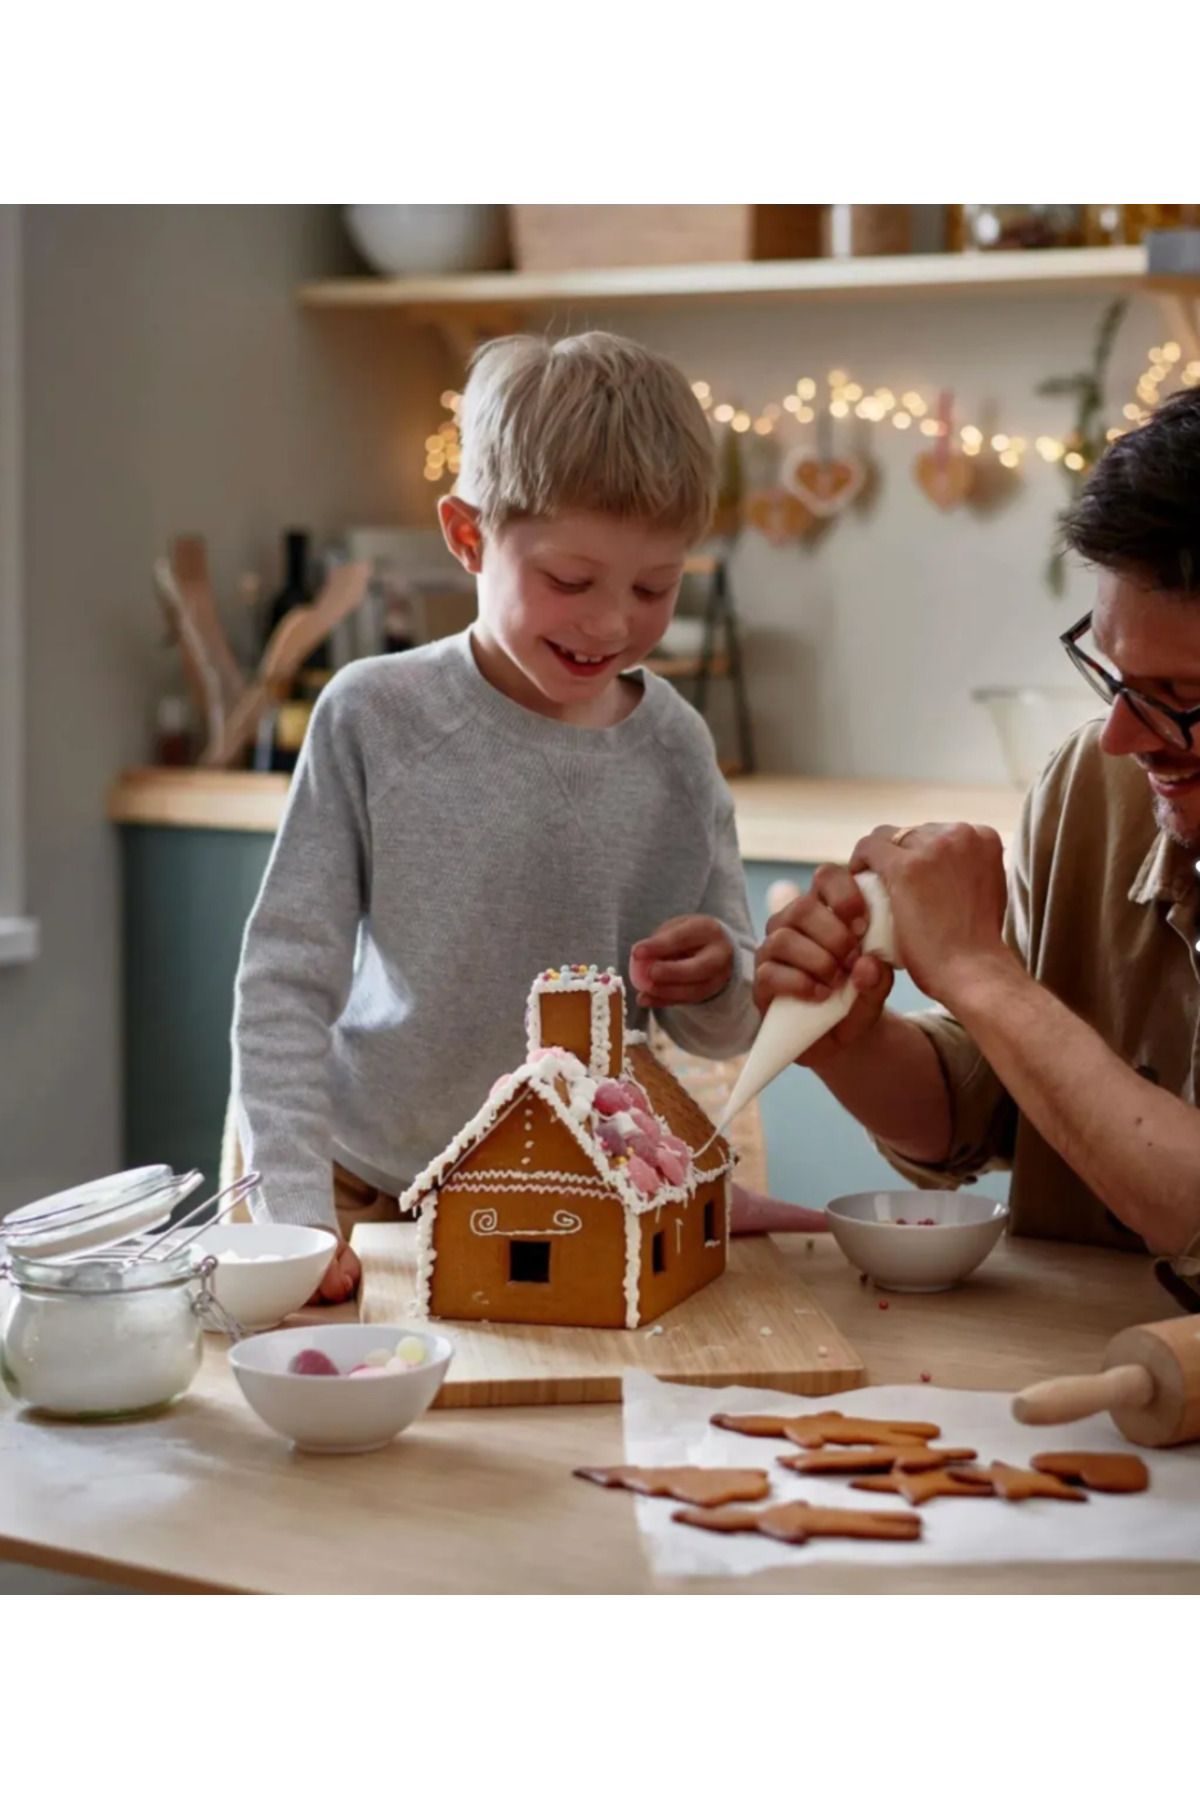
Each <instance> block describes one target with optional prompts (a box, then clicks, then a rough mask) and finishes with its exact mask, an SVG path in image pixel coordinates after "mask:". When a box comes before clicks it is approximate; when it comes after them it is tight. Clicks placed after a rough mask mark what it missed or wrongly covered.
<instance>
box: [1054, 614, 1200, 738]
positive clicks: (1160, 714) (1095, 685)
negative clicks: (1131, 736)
mask: <svg viewBox="0 0 1200 1800" xmlns="http://www.w3.org/2000/svg"><path fill="white" fill-rule="evenodd" d="M1091 623H1092V615H1091V613H1085V614H1084V615H1083V617H1082V619H1080V621H1079V623H1078V624H1077V625H1072V627H1071V629H1070V631H1064V632H1063V634H1062V636H1061V637H1060V638H1059V640H1058V641H1059V643H1060V644H1061V645H1062V647H1063V649H1064V650H1065V651H1066V653H1067V655H1068V656H1069V657H1070V659H1071V661H1072V662H1073V663H1074V665H1075V667H1076V668H1077V669H1078V670H1079V673H1080V674H1081V675H1082V676H1083V679H1084V680H1085V681H1086V682H1087V684H1088V686H1089V687H1090V688H1091V689H1092V690H1093V692H1094V693H1097V694H1099V696H1100V698H1101V699H1102V700H1103V701H1104V703H1105V705H1106V706H1111V705H1112V704H1113V702H1114V701H1115V700H1124V702H1125V704H1126V706H1127V707H1128V708H1129V710H1130V712H1131V713H1132V714H1133V716H1134V718H1135V719H1139V720H1140V721H1141V723H1142V724H1143V725H1145V726H1146V728H1147V729H1148V730H1149V731H1152V732H1154V734H1155V736H1156V737H1160V738H1161V739H1162V740H1163V742H1164V743H1165V744H1171V745H1173V746H1174V748H1175V749H1176V750H1190V749H1191V748H1192V747H1193V733H1194V731H1195V728H1196V726H1197V725H1200V706H1190V707H1188V708H1187V710H1186V711H1185V712H1181V711H1180V710H1179V708H1178V707H1175V706H1168V705H1167V703H1166V701H1165V700H1151V699H1150V697H1149V695H1147V694H1142V693H1139V692H1138V690H1137V688H1132V687H1129V686H1128V684H1127V683H1126V682H1124V681H1118V680H1117V677H1116V676H1115V675H1113V674H1110V672H1109V671H1108V670H1107V669H1106V668H1104V666H1103V665H1102V664H1101V663H1098V662H1096V661H1095V659H1094V658H1093V657H1090V656H1089V655H1088V653H1087V651H1086V650H1081V649H1080V648H1079V640H1080V638H1081V637H1083V635H1084V633H1085V632H1086V631H1088V629H1089V628H1090V626H1091Z"/></svg>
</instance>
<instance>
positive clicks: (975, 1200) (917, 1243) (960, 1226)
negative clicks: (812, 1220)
mask: <svg viewBox="0 0 1200 1800" xmlns="http://www.w3.org/2000/svg"><path fill="white" fill-rule="evenodd" d="M825 1211H826V1217H827V1218H828V1220H829V1229H830V1230H831V1231H832V1233H833V1235H834V1238H835V1239H836V1240H837V1244H838V1248H839V1249H840V1250H841V1251H842V1253H843V1255H844V1256H845V1257H846V1258H847V1260H848V1261H849V1262H852V1263H853V1264H854V1266H855V1268H856V1269H861V1270H862V1271H863V1273H864V1275H869V1276H870V1277H871V1279H872V1281H873V1282H874V1283H875V1285H876V1287H881V1288H889V1289H890V1290H891V1291H892V1292H893V1293H897V1294H939V1293H941V1292H942V1291H943V1290H944V1289H946V1288H951V1287H954V1286H955V1285H956V1284H957V1283H958V1282H960V1281H962V1280H964V1279H965V1278H966V1276H968V1275H970V1274H971V1272H972V1270H974V1269H977V1268H978V1267H979V1265H980V1263H981V1262H982V1261H983V1260H984V1258H985V1257H986V1256H987V1255H988V1254H989V1253H990V1252H991V1251H992V1250H993V1249H994V1248H995V1246H996V1244H997V1243H998V1241H999V1240H1000V1238H1001V1237H1002V1236H1003V1233H1004V1225H1005V1221H1006V1220H1007V1218H1008V1208H1007V1206H1005V1204H1004V1202H1003V1201H1002V1200H990V1199H988V1198H987V1196H986V1195H984V1194H971V1193H964V1192H963V1191H962V1190H961V1189H960V1190H958V1191H957V1192H954V1191H951V1192H946V1191H944V1190H940V1191H933V1192H930V1191H928V1190H923V1189H920V1188H898V1189H892V1190H875V1191H873V1192H868V1193H863V1194H842V1195H840V1196H839V1197H838V1198H837V1199H836V1200H831V1201H830V1202H829V1205H828V1206H827V1207H826V1209H825ZM923 1219H926V1220H928V1219H931V1220H932V1221H933V1223H932V1224H921V1222H920V1221H921V1220H923Z"/></svg>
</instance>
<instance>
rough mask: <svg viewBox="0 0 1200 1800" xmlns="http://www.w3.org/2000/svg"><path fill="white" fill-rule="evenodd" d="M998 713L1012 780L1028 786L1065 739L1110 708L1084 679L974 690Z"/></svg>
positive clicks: (995, 720)
mask: <svg viewBox="0 0 1200 1800" xmlns="http://www.w3.org/2000/svg"><path fill="white" fill-rule="evenodd" d="M971 698H972V700H977V701H978V702H979V704H980V705H981V706H985V707H986V708H987V710H988V712H989V713H990V714H991V716H992V723H993V725H994V726H995V727H996V735H997V737H998V738H999V739H1000V749H1001V751H1002V753H1003V756H1004V762H1005V767H1006V768H1007V770H1008V776H1009V780H1010V781H1011V782H1012V783H1013V784H1014V786H1016V787H1019V788H1027V787H1029V785H1030V784H1031V783H1032V782H1034V781H1036V780H1037V778H1038V776H1039V775H1040V774H1041V772H1042V770H1043V769H1044V768H1045V766H1046V764H1047V763H1048V762H1049V761H1050V758H1051V757H1052V756H1053V755H1054V752H1055V751H1056V750H1057V749H1058V747H1059V745H1060V744H1063V743H1065V742H1066V740H1067V738H1069V737H1070V735H1071V733H1072V732H1073V731H1078V729H1079V727H1080V726H1081V725H1086V724H1088V723H1089V721H1090V720H1092V719H1098V718H1102V717H1103V715H1104V713H1105V712H1106V711H1107V708H1106V706H1105V704H1104V702H1103V700H1101V699H1100V698H1099V696H1098V695H1097V694H1094V693H1093V692H1092V690H1091V688H1089V687H1088V685H1087V683H1086V682H1084V681H1077V682H1076V683H1075V684H1074V686H1073V687H1014V688H1000V687H995V688H976V689H975V691H974V693H973V694H972V695H971Z"/></svg>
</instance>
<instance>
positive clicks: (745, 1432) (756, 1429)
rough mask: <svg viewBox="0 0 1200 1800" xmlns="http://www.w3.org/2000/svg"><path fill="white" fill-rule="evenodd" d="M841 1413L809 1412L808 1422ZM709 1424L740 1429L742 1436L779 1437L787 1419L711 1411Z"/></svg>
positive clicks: (724, 1428) (775, 1414) (735, 1429)
mask: <svg viewBox="0 0 1200 1800" xmlns="http://www.w3.org/2000/svg"><path fill="white" fill-rule="evenodd" d="M841 1416H842V1415H841V1413H835V1412H822V1413H810V1414H809V1415H808V1418H809V1420H810V1422H815V1421H816V1420H817V1419H840V1418H841ZM708 1422H709V1424H710V1425H719V1426H720V1428H721V1430H722V1431H740V1432H741V1434H742V1436H743V1437H766V1438H781V1437H783V1435H784V1429H783V1428H784V1426H785V1425H786V1424H787V1423H788V1420H787V1419H785V1418H783V1417H781V1416H780V1415H779V1414H778V1413H713V1415H712V1417H711V1418H710V1419H709V1421H708Z"/></svg>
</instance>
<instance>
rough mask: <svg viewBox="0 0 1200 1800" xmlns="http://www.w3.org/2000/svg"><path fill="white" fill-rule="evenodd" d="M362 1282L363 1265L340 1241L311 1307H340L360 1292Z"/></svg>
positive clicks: (339, 1240) (347, 1246) (340, 1240)
mask: <svg viewBox="0 0 1200 1800" xmlns="http://www.w3.org/2000/svg"><path fill="white" fill-rule="evenodd" d="M361 1280H362V1264H361V1263H360V1262H359V1260H358V1258H357V1256H355V1254H354V1252H353V1250H352V1249H351V1248H350V1246H349V1244H347V1243H344V1242H343V1241H342V1239H340V1238H339V1239H338V1244H337V1248H336V1249H335V1251H334V1253H333V1260H332V1261H331V1262H330V1265H329V1267H328V1268H327V1269H326V1271H325V1273H324V1275H322V1277H321V1285H320V1287H319V1288H318V1289H317V1291H316V1293H315V1294H314V1295H313V1297H312V1299H311V1300H310V1301H309V1303H308V1304H309V1305H310V1306H340V1305H341V1304H342V1302H343V1301H344V1300H349V1299H350V1298H351V1297H352V1296H353V1295H354V1294H356V1293H357V1292H358V1284H359V1282H360V1281H361Z"/></svg>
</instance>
